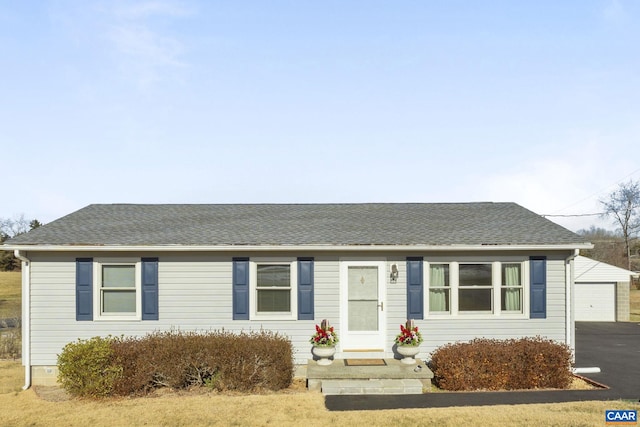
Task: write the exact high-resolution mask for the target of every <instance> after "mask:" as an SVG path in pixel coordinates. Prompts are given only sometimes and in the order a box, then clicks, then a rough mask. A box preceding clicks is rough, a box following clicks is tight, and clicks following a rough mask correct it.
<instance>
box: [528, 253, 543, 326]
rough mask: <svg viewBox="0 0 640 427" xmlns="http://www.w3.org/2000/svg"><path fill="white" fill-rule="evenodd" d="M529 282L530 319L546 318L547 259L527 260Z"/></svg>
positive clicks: (532, 258)
mask: <svg viewBox="0 0 640 427" xmlns="http://www.w3.org/2000/svg"><path fill="white" fill-rule="evenodd" d="M529 263H530V270H531V280H530V283H529V286H530V287H531V307H530V311H529V317H530V318H531V319H546V318H547V257H533V256H532V257H531V258H530V259H529Z"/></svg>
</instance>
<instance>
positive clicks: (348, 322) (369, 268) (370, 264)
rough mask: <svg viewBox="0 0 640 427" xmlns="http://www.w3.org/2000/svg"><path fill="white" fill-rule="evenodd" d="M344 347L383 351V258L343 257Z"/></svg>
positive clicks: (348, 349) (341, 268) (342, 331)
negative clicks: (346, 259)
mask: <svg viewBox="0 0 640 427" xmlns="http://www.w3.org/2000/svg"><path fill="white" fill-rule="evenodd" d="M340 270H341V271H340V273H341V274H340V278H341V279H340V280H341V286H340V289H341V319H342V323H341V327H340V330H341V335H342V338H341V340H342V350H343V351H350V350H356V351H384V349H385V342H384V340H385V334H384V331H385V329H384V323H385V311H384V310H385V307H384V299H385V295H386V288H385V284H386V277H385V271H386V268H385V262H384V261H342V262H341V267H340Z"/></svg>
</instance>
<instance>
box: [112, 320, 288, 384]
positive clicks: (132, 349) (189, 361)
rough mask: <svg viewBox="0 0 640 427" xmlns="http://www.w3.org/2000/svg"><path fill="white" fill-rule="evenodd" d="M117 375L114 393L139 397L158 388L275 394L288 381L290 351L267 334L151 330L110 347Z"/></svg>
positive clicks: (282, 341)
mask: <svg viewBox="0 0 640 427" xmlns="http://www.w3.org/2000/svg"><path fill="white" fill-rule="evenodd" d="M113 348H114V354H115V358H116V360H117V362H116V363H117V364H118V365H120V366H122V368H123V369H122V377H121V380H120V381H117V382H116V384H115V385H114V391H115V394H119V395H128V394H141V393H142V394H144V393H147V392H148V391H150V390H152V389H155V388H159V387H170V388H174V389H186V388H190V387H197V386H207V387H210V388H213V389H216V390H238V391H254V390H263V389H266V390H280V389H283V388H287V387H288V386H289V385H291V382H292V380H293V369H294V363H293V348H292V345H291V342H290V341H289V340H288V339H287V338H286V337H284V336H282V335H279V334H277V333H272V332H269V331H261V332H249V333H240V334H234V333H231V332H225V331H221V332H208V333H204V334H202V333H191V332H175V331H170V332H156V333H153V334H149V335H147V336H145V337H143V338H125V339H121V340H118V341H117V342H115V343H114V346H113Z"/></svg>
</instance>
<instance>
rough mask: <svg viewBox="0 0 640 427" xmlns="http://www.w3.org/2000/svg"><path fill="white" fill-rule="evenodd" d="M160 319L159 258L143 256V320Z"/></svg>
mask: <svg viewBox="0 0 640 427" xmlns="http://www.w3.org/2000/svg"><path fill="white" fill-rule="evenodd" d="M158 319H159V313H158V258H142V320H158Z"/></svg>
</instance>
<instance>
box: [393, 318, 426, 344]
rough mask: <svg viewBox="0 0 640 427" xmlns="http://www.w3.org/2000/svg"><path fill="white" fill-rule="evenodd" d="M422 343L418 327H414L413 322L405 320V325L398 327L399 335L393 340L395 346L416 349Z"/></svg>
mask: <svg viewBox="0 0 640 427" xmlns="http://www.w3.org/2000/svg"><path fill="white" fill-rule="evenodd" d="M422 341H423V340H422V334H420V331H419V330H418V327H417V326H415V325H414V323H413V320H407V323H406V324H404V325H400V333H399V334H398V335H397V336H396V340H395V343H396V344H398V345H403V346H413V347H416V346H419V345H420V343H421V342H422Z"/></svg>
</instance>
